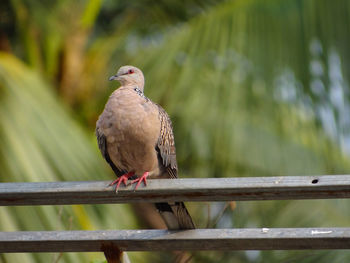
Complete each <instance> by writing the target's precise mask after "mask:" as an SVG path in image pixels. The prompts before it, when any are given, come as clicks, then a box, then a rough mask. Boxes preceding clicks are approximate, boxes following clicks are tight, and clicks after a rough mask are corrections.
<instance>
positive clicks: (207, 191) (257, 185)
mask: <svg viewBox="0 0 350 263" xmlns="http://www.w3.org/2000/svg"><path fill="white" fill-rule="evenodd" d="M108 184H109V182H107V181H89V182H47V183H0V205H1V206H19V205H65V204H66V205H68V204H102V203H103V204H107V203H130V202H164V201H231V200H236V201H247V200H289V199H328V198H350V175H329V176H328V175H323V176H281V177H244V178H207V179H199V178H196V179H176V180H173V179H164V180H148V185H147V187H142V186H141V187H139V188H138V189H137V191H134V186H127V187H124V186H121V187H120V189H119V191H118V193H117V194H116V193H115V190H114V189H115V188H114V187H109V186H108Z"/></svg>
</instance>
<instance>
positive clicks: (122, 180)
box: [109, 172, 135, 193]
mask: <svg viewBox="0 0 350 263" xmlns="http://www.w3.org/2000/svg"><path fill="white" fill-rule="evenodd" d="M134 174H135V173H133V172H130V173H127V174H123V175H122V176H120V177H119V178H118V179H116V180H114V181H113V182H111V183H110V184H109V186H112V185H114V184H117V186H116V188H115V192H116V193H118V189H119V186H120V184H121V183H122V182H123V183H124V185H125V186H126V183H127V181H128V179H129V177H131V176H133V175H134Z"/></svg>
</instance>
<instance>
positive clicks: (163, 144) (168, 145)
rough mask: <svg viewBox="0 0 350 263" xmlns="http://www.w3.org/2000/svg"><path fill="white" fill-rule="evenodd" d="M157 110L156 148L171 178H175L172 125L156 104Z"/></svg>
mask: <svg viewBox="0 0 350 263" xmlns="http://www.w3.org/2000/svg"><path fill="white" fill-rule="evenodd" d="M156 105H157V107H158V112H159V120H160V134H159V139H158V142H157V146H156V150H157V152H158V155H159V156H160V158H161V160H162V163H163V165H164V167H165V169H166V171H167V172H168V174H169V175H170V177H171V178H177V162H176V149H175V140H174V133H173V126H172V124H171V120H170V118H169V116H168V114H167V113H166V111H165V110H164V109H163V108H162V107H161V106H159V105H158V104H156Z"/></svg>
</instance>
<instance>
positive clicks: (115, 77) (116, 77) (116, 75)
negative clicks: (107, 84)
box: [108, 74, 119, 81]
mask: <svg viewBox="0 0 350 263" xmlns="http://www.w3.org/2000/svg"><path fill="white" fill-rule="evenodd" d="M118 77H119V75H118V74H115V75H114V76H112V77H110V78H109V79H108V80H109V81H112V80H115V79H118Z"/></svg>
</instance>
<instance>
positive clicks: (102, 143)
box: [96, 65, 195, 230]
mask: <svg viewBox="0 0 350 263" xmlns="http://www.w3.org/2000/svg"><path fill="white" fill-rule="evenodd" d="M109 80H110V81H113V80H117V81H119V82H120V84H121V86H120V87H119V88H117V89H116V90H114V91H113V92H112V94H111V95H110V97H109V99H108V101H107V103H106V105H105V108H104V110H103V112H102V113H101V115H100V116H99V118H98V120H97V122H96V137H97V142H98V146H99V149H100V151H101V154H102V156H103V157H104V159H105V160H106V161H107V163H108V164H109V165H110V166H111V168H112V170H113V171H114V173H115V174H116V176H117V177H118V178H117V179H116V180H114V181H113V182H112V183H111V184H110V185H115V184H116V193H117V192H118V189H119V187H120V185H121V183H123V184H124V185H127V184H128V182H129V180H131V182H130V184H134V183H136V186H135V190H136V189H137V188H138V187H139V186H140V184H141V183H142V182H144V184H145V186H147V178H149V179H152V178H157V179H165V178H171V179H175V178H177V172H178V166H177V161H176V149H175V140H174V133H173V128H172V122H171V120H170V117H169V115H168V114H167V113H166V111H165V110H164V109H163V108H162V107H161V106H160V105H158V104H156V103H154V102H153V101H152V100H151V99H149V98H148V97H146V96H145V94H144V85H145V78H144V75H143V73H142V71H141V70H140V69H138V68H137V67H134V66H130V65H127V66H122V67H120V68H119V70H118V71H117V74H115V75H113V76H111V77H110V78H109ZM155 207H156V208H157V210H158V212H159V213H160V215H161V216H162V218H163V220H164V221H165V223H166V225H167V227H168V229H169V230H177V229H194V228H195V225H194V223H193V220H192V218H191V216H190V214H189V212H188V210H187V209H186V207H185V204H184V203H183V202H169V203H165V202H164V203H155Z"/></svg>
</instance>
